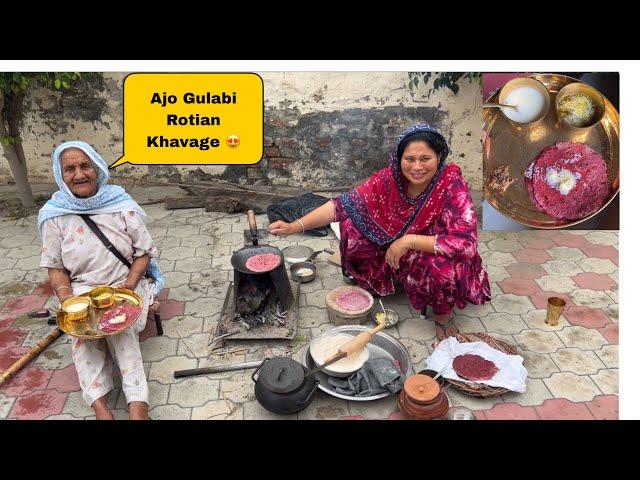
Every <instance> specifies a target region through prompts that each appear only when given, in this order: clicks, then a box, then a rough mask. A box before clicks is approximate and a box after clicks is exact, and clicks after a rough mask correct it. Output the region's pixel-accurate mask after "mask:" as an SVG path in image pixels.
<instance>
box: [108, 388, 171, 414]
mask: <svg viewBox="0 0 640 480" xmlns="http://www.w3.org/2000/svg"><path fill="white" fill-rule="evenodd" d="M147 385H148V386H149V405H150V407H151V408H153V407H154V406H156V405H165V404H167V401H168V399H169V390H170V388H171V387H170V386H169V385H163V384H162V383H158V382H147ZM115 408H120V409H123V410H127V409H128V408H129V407H128V405H127V397H126V396H125V394H124V392H123V391H122V390H120V391H119V392H118V400H117V402H116V405H115Z"/></svg>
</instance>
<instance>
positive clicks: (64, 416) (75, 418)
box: [44, 413, 88, 420]
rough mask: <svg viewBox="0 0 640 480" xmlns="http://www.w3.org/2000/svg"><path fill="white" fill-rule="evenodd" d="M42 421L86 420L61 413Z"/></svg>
mask: <svg viewBox="0 0 640 480" xmlns="http://www.w3.org/2000/svg"><path fill="white" fill-rule="evenodd" d="M44 420H88V419H83V418H78V417H74V416H73V415H69V414H68V413H61V414H60V415H49V416H48V417H47V418H45V419H44Z"/></svg>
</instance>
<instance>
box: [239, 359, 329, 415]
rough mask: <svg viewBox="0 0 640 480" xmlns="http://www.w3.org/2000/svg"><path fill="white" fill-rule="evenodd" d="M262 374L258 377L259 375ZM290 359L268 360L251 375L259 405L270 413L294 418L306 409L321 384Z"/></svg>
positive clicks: (306, 370)
mask: <svg viewBox="0 0 640 480" xmlns="http://www.w3.org/2000/svg"><path fill="white" fill-rule="evenodd" d="M258 373H259V376H258V378H257V379H256V375H257V374H258ZM308 373H309V370H308V369H307V368H306V367H305V366H304V365H302V364H300V363H298V362H296V361H295V360H294V359H292V358H290V357H273V358H265V359H264V360H263V361H262V363H261V364H260V366H259V367H258V368H257V369H256V370H255V371H254V372H253V374H252V375H251V380H253V382H254V383H255V384H256V386H255V395H256V400H258V403H259V404H260V405H262V406H263V407H264V408H266V409H267V410H269V411H270V412H273V413H277V414H280V415H290V414H292V413H297V412H299V411H301V410H303V409H305V408H306V407H307V406H309V404H310V403H311V401H312V400H313V394H314V393H315V391H316V389H317V388H318V384H319V383H320V382H319V381H318V380H316V377H315V375H308Z"/></svg>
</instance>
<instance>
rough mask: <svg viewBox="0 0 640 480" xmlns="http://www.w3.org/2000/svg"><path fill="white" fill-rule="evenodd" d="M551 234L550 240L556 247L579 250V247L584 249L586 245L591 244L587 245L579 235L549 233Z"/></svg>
mask: <svg viewBox="0 0 640 480" xmlns="http://www.w3.org/2000/svg"><path fill="white" fill-rule="evenodd" d="M550 233H552V236H551V237H550V238H551V240H553V241H554V242H555V243H556V245H559V246H561V247H574V248H580V247H585V246H588V245H591V243H589V242H588V241H587V240H586V239H585V238H584V237H582V236H580V235H572V234H570V233H564V232H563V233H556V232H550Z"/></svg>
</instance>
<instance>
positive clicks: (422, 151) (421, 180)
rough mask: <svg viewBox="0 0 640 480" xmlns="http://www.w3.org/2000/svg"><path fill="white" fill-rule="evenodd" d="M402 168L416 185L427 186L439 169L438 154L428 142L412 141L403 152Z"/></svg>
mask: <svg viewBox="0 0 640 480" xmlns="http://www.w3.org/2000/svg"><path fill="white" fill-rule="evenodd" d="M400 168H401V169H402V173H403V175H404V176H405V178H406V179H407V180H409V182H410V183H411V184H412V185H413V186H414V187H426V186H427V185H428V184H429V182H430V181H431V179H432V178H433V176H434V175H435V173H436V170H437V169H438V155H437V154H436V152H435V151H433V149H432V148H431V147H430V146H429V145H427V143H426V142H422V141H418V142H412V143H410V144H409V145H407V147H406V148H405V149H404V152H403V153H402V158H401V160H400Z"/></svg>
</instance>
